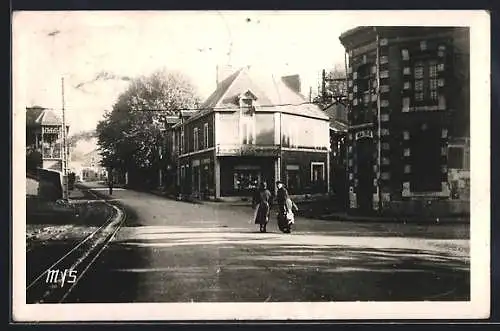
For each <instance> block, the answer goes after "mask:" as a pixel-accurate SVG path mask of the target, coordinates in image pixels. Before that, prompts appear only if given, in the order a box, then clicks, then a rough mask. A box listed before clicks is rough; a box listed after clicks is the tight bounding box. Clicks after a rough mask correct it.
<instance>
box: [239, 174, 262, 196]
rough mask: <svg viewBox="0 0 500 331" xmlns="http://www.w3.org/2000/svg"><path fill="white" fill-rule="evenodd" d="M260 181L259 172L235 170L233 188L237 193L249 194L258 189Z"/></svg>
mask: <svg viewBox="0 0 500 331" xmlns="http://www.w3.org/2000/svg"><path fill="white" fill-rule="evenodd" d="M260 179H261V175H260V171H259V170H253V169H239V170H235V172H234V187H233V188H234V190H235V191H237V192H242V193H243V192H250V191H253V190H255V189H257V188H258V186H259V182H260Z"/></svg>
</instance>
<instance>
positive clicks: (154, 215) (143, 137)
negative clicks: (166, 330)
mask: <svg viewBox="0 0 500 331" xmlns="http://www.w3.org/2000/svg"><path fill="white" fill-rule="evenodd" d="M12 21H13V23H12V42H13V47H12V73H13V75H12V77H13V81H12V89H13V109H12V112H13V116H12V118H13V125H12V127H13V133H12V134H13V147H12V148H13V149H12V155H13V164H12V167H13V195H12V196H13V220H12V229H13V233H12V243H13V247H12V249H13V259H12V262H13V273H12V284H13V285H12V286H13V290H12V293H13V298H12V300H13V318H14V319H15V320H16V321H92V320H98V321H104V320H106V321H107V320H109V321H127V320H128V321H138V320H141V321H144V320H228V319H230V320H294V319H296V320H318V319H329V320H332V319H333V320H335V319H339V320H341V319H379V318H384V319H387V318H390V319H407V318H411V319H422V318H424V319H442V318H448V319H449V318H452V319H471V318H487V317H488V316H489V313H490V306H489V305H490V284H489V282H490V259H489V258H490V243H489V240H490V239H489V238H490V230H489V229H490V228H489V227H490V200H489V199H490V198H489V196H490V147H489V146H490V143H489V141H490V136H489V134H490V132H489V128H490V120H489V116H490V115H489V114H490V101H489V100H490V97H489V91H490V81H489V79H490V67H489V66H490V48H489V47H490V46H489V42H490V38H489V33H490V27H489V24H490V23H489V16H488V14H487V13H486V12H483V11H215V10H214V11H107V12H104V11H102V12H101V11H53V12H51V11H46V12H44V11H38V12H30V11H25V12H14V14H13V18H12Z"/></svg>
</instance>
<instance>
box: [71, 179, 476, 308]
mask: <svg viewBox="0 0 500 331" xmlns="http://www.w3.org/2000/svg"><path fill="white" fill-rule="evenodd" d="M101 193H105V191H104V190H102V189H101ZM113 198H114V199H115V201H116V202H118V203H120V204H121V205H122V206H124V207H125V208H126V211H127V213H128V219H127V221H126V224H125V225H124V227H123V228H122V229H121V230H120V231H119V232H118V233H117V236H116V237H115V239H114V240H113V241H112V242H111V243H110V245H109V247H108V248H107V249H106V250H105V251H104V253H103V254H102V255H101V257H100V258H99V259H98V260H97V261H96V263H95V265H94V267H93V268H92V269H91V270H90V271H88V272H87V274H86V275H85V276H84V277H83V278H82V280H81V282H80V283H79V285H78V287H77V288H76V289H75V290H74V291H73V292H72V294H71V295H70V296H69V297H68V300H67V301H68V302H91V303H98V302H228V301H230V302H233V301H234V302H242V301H246V302H265V301H267V302H283V301H354V300H360V301H366V300H384V301H387V300H404V301H411V300H419V301H420V300H439V301H441V300H468V299H469V284H470V278H469V267H470V266H469V257H468V256H469V241H468V227H467V226H466V225H432V226H416V225H408V224H406V225H403V224H399V225H396V224H392V225H387V224H380V223H377V224H375V223H371V224H367V223H364V224H359V223H352V222H332V221H320V220H310V219H304V218H299V219H298V220H297V222H298V224H297V230H296V231H295V232H294V233H292V234H290V235H287V234H282V233H280V232H279V231H278V230H277V226H276V222H275V220H274V219H273V220H272V223H271V224H270V225H269V227H268V228H269V231H270V232H269V233H266V234H262V233H259V232H258V229H257V228H256V226H255V225H254V224H250V222H249V220H250V218H251V215H252V211H251V209H250V208H249V207H243V206H241V207H235V206H227V205H224V204H217V203H210V204H203V205H201V204H192V203H187V202H178V201H172V200H168V199H165V198H162V197H158V196H155V195H152V194H148V193H141V192H135V191H129V190H115V191H114V192H113Z"/></svg>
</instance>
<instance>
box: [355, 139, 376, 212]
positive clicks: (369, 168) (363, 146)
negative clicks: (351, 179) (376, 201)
mask: <svg viewBox="0 0 500 331" xmlns="http://www.w3.org/2000/svg"><path fill="white" fill-rule="evenodd" d="M374 151H375V148H374V143H373V139H372V138H369V137H366V138H361V139H359V140H358V141H356V155H355V156H356V159H357V162H356V164H355V165H354V166H355V170H356V171H355V172H356V176H355V178H356V179H355V180H357V185H355V186H357V187H356V193H357V200H358V209H359V210H360V211H371V210H373V205H372V204H373V192H374V186H373V180H374V179H375V176H374V175H373V174H374V172H373V166H374V165H375V162H374V159H373V153H374Z"/></svg>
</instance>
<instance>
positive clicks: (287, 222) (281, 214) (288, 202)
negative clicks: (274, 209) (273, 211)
mask: <svg viewBox="0 0 500 331" xmlns="http://www.w3.org/2000/svg"><path fill="white" fill-rule="evenodd" d="M276 186H277V188H278V190H277V192H276V204H277V205H278V228H279V229H280V230H281V231H283V232H285V233H290V226H291V224H293V223H294V216H293V211H297V210H298V208H297V205H296V204H295V203H294V202H293V201H292V199H291V198H290V195H289V194H288V191H287V189H286V188H285V185H284V184H283V182H282V181H277V182H276ZM288 216H290V217H288Z"/></svg>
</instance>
